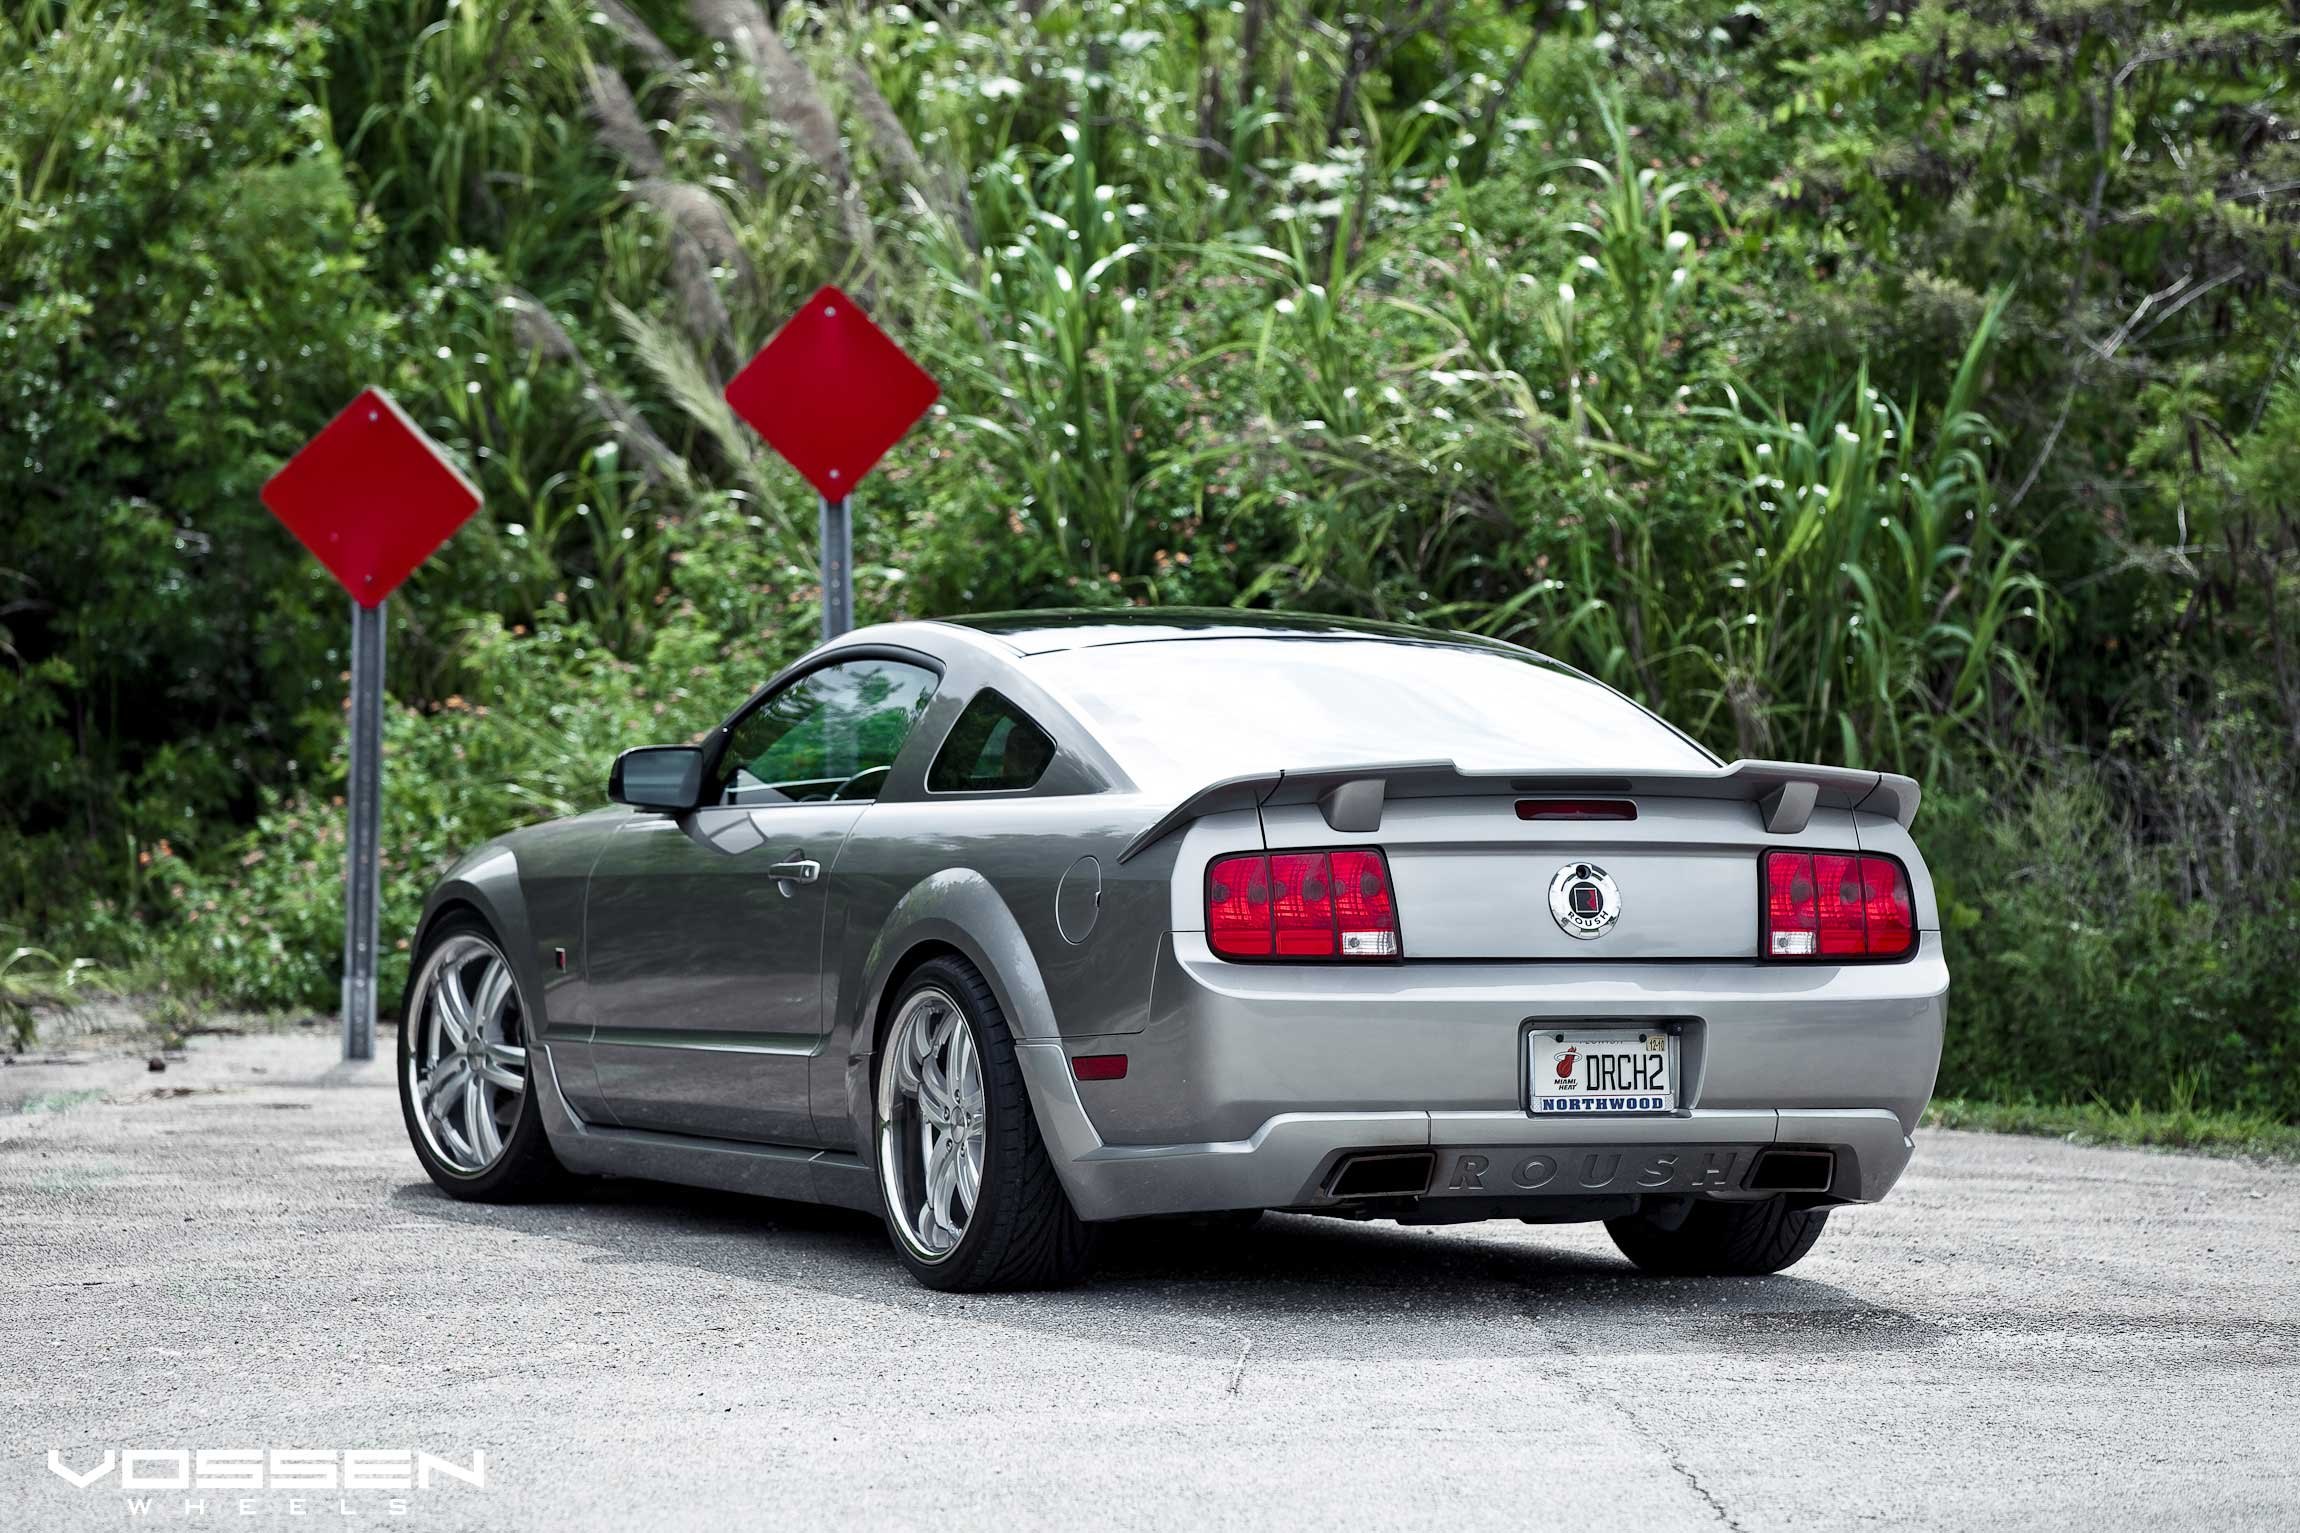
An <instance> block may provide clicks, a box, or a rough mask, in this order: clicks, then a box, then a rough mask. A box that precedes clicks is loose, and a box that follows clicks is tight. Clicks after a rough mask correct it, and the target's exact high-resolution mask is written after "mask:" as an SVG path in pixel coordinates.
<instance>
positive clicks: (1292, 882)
mask: <svg viewBox="0 0 2300 1533" xmlns="http://www.w3.org/2000/svg"><path fill="white" fill-rule="evenodd" d="M1206 942H1207V945H1208V946H1209V947H1211V948H1213V950H1214V951H1215V952H1217V953H1219V954H1221V955H1222V956H1223V957H1224V958H1271V957H1277V958H1395V957H1397V956H1398V954H1399V952H1400V951H1401V947H1400V944H1399V941H1398V917H1397V906H1396V904H1395V902H1394V901H1392V899H1391V898H1390V870H1389V864H1388V862H1387V861H1385V860H1384V859H1383V857H1382V854H1381V853H1380V852H1379V851H1377V850H1375V849H1374V848H1371V847H1351V848H1347V849H1345V850H1342V851H1338V852H1272V853H1269V854H1268V855H1266V856H1265V855H1263V854H1260V853H1248V854H1246V855H1243V856H1237V857H1217V858H1215V859H1214V861H1213V863H1212V864H1211V865H1209V866H1208V867H1207V869H1206Z"/></svg>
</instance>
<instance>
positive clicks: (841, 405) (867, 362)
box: [727, 287, 941, 642]
mask: <svg viewBox="0 0 2300 1533" xmlns="http://www.w3.org/2000/svg"><path fill="white" fill-rule="evenodd" d="M940 392H941V390H940V389H939V388H938V387H937V386H936V384H935V381H934V380H933V379H932V378H930V377H928V376H927V374H926V370H925V369H924V368H921V367H920V366H919V365H918V364H917V363H916V362H913V361H912V360H911V359H910V357H909V356H908V355H907V354H906V353H905V352H904V351H903V349H902V348H901V347H900V346H897V345H896V344H895V343H894V341H893V340H892V339H891V338H889V337H888V335H887V333H886V332H885V331H883V330H881V329H879V327H878V326H876V325H874V324H872V323H871V321H870V316H869V315H867V314H865V313H863V311H862V310H861V309H860V308H859V307H857V306H856V304H855V301H854V300H853V299H851V298H849V297H848V296H847V295H846V294H844V293H842V292H840V291H839V290H838V289H837V288H835V287H824V288H821V289H819V290H817V291H816V293H815V295H814V296H813V297H811V298H809V299H808V300H807V301H806V302H805V303H803V304H801V305H800V306H799V310H798V312H797V313H796V314H793V315H792V316H791V317H790V318H789V319H788V320H786V321H784V322H783V327H782V328H781V329H780V330H777V331H776V332H775V333H774V335H773V336H772V337H771V338H770V339H769V340H768V341H767V344H766V345H764V346H762V347H760V348H759V354H758V355H757V356H755V357H753V358H751V360H750V361H749V362H748V363H746V364H745V365H744V367H743V370H742V371H741V372H739V373H737V374H735V376H734V378H733V380H732V381H730V382H729V383H728V384H727V403H728V404H729V405H731V406H733V408H734V411H735V413H736V414H737V415H739V416H741V417H742V418H743V419H744V420H746V421H748V422H749V423H750V425H751V429H752V430H754V431H756V432H758V434H759V435H760V436H763V437H765V438H766V439H767V445H768V446H769V447H772V448H773V449H774V450H775V451H776V452H778V453H781V454H782V455H783V458H784V459H785V460H786V461H787V462H789V464H790V465H791V467H793V468H795V469H797V470H798V471H799V473H800V474H801V475H802V476H803V477H804V478H805V479H806V481H807V483H809V484H811V485H813V486H814V487H815V494H816V496H817V505H818V507H819V509H820V511H821V528H822V571H823V639H824V641H825V642H828V641H829V640H832V639H835V638H837V637H838V636H839V635H840V634H842V633H845V632H846V631H847V630H848V629H850V628H852V627H854V624H855V616H854V614H855V578H854V499H853V497H854V489H855V486H856V485H858V484H860V483H862V482H863V479H864V478H865V477H866V476H867V475H868V474H869V473H870V471H871V470H872V469H874V468H876V467H877V466H878V461H879V459H880V458H882V457H884V456H885V455H886V450H887V449H888V448H890V447H892V446H893V445H894V444H895V443H896V442H898V441H900V440H902V435H903V433H904V432H906V431H908V430H910V428H911V427H912V426H913V425H915V424H917V422H918V418H919V417H920V416H922V415H924V414H925V413H926V412H927V411H928V410H929V409H930V408H932V406H933V404H934V401H935V398H936V396H937V395H938V394H939V393H940Z"/></svg>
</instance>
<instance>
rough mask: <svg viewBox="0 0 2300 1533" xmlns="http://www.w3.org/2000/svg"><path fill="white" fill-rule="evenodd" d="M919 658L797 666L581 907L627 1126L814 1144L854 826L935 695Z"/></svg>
mask: <svg viewBox="0 0 2300 1533" xmlns="http://www.w3.org/2000/svg"><path fill="white" fill-rule="evenodd" d="M939 679H940V678H939V675H938V673H937V672H936V671H935V670H934V669H931V668H930V667H929V666H928V665H927V664H925V663H923V662H922V660H921V659H920V658H919V657H915V656H914V657H909V658H897V657H896V656H895V655H893V654H886V653H871V654H865V655H859V656H854V657H849V658H841V659H839V660H837V661H836V662H834V663H831V664H826V665H822V666H818V667H816V668H814V669H813V670H810V671H807V672H805V673H803V674H802V675H800V676H797V677H795V678H792V679H791V680H789V681H788V682H786V683H784V684H783V685H781V686H780V687H778V688H777V689H776V690H774V691H773V692H770V693H768V694H766V695H765V696H763V697H761V698H760V699H758V700H757V701H756V702H755V703H754V704H752V705H751V706H750V707H748V708H746V709H745V710H744V711H743V712H742V713H741V714H738V715H737V716H736V717H735V718H734V719H732V720H730V721H729V723H728V724H727V725H726V726H725V728H724V729H723V730H722V731H721V732H720V736H719V738H721V739H722V740H723V742H724V744H723V746H722V748H721V749H720V751H719V753H718V756H717V758H716V760H715V762H714V763H713V765H712V768H711V780H710V781H709V782H707V783H706V785H705V792H704V794H703V806H702V807H701V808H699V809H696V810H694V811H692V812H691V813H687V814H680V815H672V814H656V813H640V814H636V815H634V816H632V817H631V819H630V820H629V822H628V823H626V824H625V825H624V826H623V827H622V828H621V829H620V830H619V831H618V832H617V833H616V834H615V836H614V837H613V838H612V839H611V840H610V842H609V843H608V846H607V848H606V850H605V851H604V852H603V853H602V854H601V856H600V859H599V861H598V863H597V864H596V865H595V866H594V867H593V869H592V873H591V883H590V889H589V892H588V894H587V896H586V902H585V912H584V941H585V946H586V948H587V954H588V957H587V966H586V967H587V976H588V979H589V988H590V995H591V1001H592V1012H591V1015H592V1018H593V1024H594V1030H593V1033H592V1039H591V1047H592V1059H593V1062H594V1065H595V1067H596V1069H597V1071H598V1077H599V1089H600V1092H601V1094H602V1095H603V1096H604V1098H605V1099H606V1101H607V1103H608V1106H609V1107H610V1109H611V1110H612V1111H613V1113H614V1115H615V1117H616V1118H617V1120H618V1121H620V1122H621V1123H622V1124H624V1125H625V1126H626V1127H631V1128H644V1129H654V1130H658V1131H663V1132H669V1133H680V1134H693V1135H699V1136H704V1137H708V1138H713V1139H739V1140H747V1141H753V1142H758V1143H767V1144H791V1145H816V1144H819V1143H821V1142H822V1141H821V1140H820V1138H819V1137H818V1136H817V1134H816V1133H815V1129H814V1118H813V1114H812V1113H811V1112H810V1110H809V1109H808V1106H807V1075H808V1064H809V1061H810V1060H811V1059H812V1058H813V1056H814V1055H815V1054H816V1052H817V1051H819V1050H820V1048H821V1047H822V1043H823V1036H824V1018H823V985H822V963H823V941H824V922H825V917H826V915H827V914H828V912H829V911H830V909H831V908H832V885H833V880H834V875H835V870H836V868H837V865H838V857H839V851H840V848H841V847H842V846H843V845H844V844H845V841H846V837H847V833H848V832H849V831H850V830H852V829H853V827H854V823H855V821H856V819H857V818H859V817H860V816H861V814H862V812H863V811H864V810H865V809H866V808H867V807H869V804H870V802H871V800H872V799H873V798H874V797H875V796H876V793H877V789H878V785H879V784H880V783H881V782H883V781H884V780H885V777H886V772H887V769H888V768H889V767H890V766H891V765H892V764H893V762H894V758H895V756H896V755H897V754H898V753H899V752H900V751H901V749H902V746H903V742H904V741H905V740H906V739H908V738H909V735H910V731H911V728H912V726H913V725H914V724H915V723H916V722H917V720H918V716H919V714H920V713H921V712H922V711H923V710H924V709H925V707H926V704H927V701H928V699H930V698H931V697H932V696H933V694H934V689H935V686H936V684H937V682H938V681H939Z"/></svg>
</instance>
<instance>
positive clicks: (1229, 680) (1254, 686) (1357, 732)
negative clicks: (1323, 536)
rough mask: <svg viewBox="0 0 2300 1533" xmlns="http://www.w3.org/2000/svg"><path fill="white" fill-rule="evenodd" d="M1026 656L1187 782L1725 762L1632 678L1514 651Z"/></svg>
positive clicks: (1252, 643) (1123, 757) (1046, 679)
mask: <svg viewBox="0 0 2300 1533" xmlns="http://www.w3.org/2000/svg"><path fill="white" fill-rule="evenodd" d="M1023 663H1024V664H1025V665H1027V666H1028V667H1029V668H1030V672H1031V675H1032V677H1033V678H1034V679H1035V680H1038V681H1040V682H1043V683H1044V684H1045V685H1047V686H1048V687H1050V688H1052V689H1053V690H1054V691H1056V692H1058V693H1060V694H1061V695H1062V696H1063V697H1064V698H1065V700H1067V701H1068V702H1070V703H1071V704H1072V705H1074V706H1075V707H1076V708H1077V710H1078V711H1079V713H1080V714H1081V715H1083V717H1084V719H1085V721H1086V723H1087V724H1088V726H1089V727H1090V728H1092V730H1093V731H1094V736H1095V738H1096V739H1097V740H1099V741H1101V742H1102V744H1103V745H1104V746H1105V747H1106V748H1108V749H1109V751H1110V753H1111V754H1112V755H1114V756H1116V757H1117V758H1118V760H1119V763H1120V765H1122V766H1124V767H1125V768H1126V770H1127V772H1128V773H1129V774H1130V775H1133V776H1135V777H1137V778H1142V779H1149V780H1155V781H1158V782H1161V783H1170V784H1172V785H1174V786H1179V787H1202V786H1204V785H1205V784H1206V783H1209V782H1212V781H1213V780H1215V779H1216V778H1220V777H1227V776H1232V775H1241V774H1244V773H1248V772H1264V771H1271V770H1276V769H1281V768H1291V769H1293V770H1296V771H1306V770H1310V769H1313V768H1318V767H1343V766H1366V765H1371V764H1373V763H1376V762H1386V761H1452V762H1453V763H1454V764H1455V765H1457V766H1459V767H1462V768H1464V769H1465V770H1469V771H1501V772H1507V771H1541V770H1552V769H1568V770H1574V769H1587V770H1599V769H1611V770H1614V771H1628V770H1635V769H1639V768H1643V769H1648V770H1654V769H1689V770H1695V771H1698V770H1700V769H1702V768H1705V767H1710V766H1713V765H1715V763H1714V762H1713V761H1712V760H1711V759H1710V757H1709V756H1708V754H1707V753H1706V752H1704V751H1702V750H1701V749H1700V748H1699V747H1698V746H1695V745H1693V744H1691V743H1690V742H1689V741H1687V740H1686V739H1685V738H1684V737H1683V736H1681V735H1679V734H1678V733H1677V732H1676V731H1675V730H1673V729H1671V728H1670V727H1669V726H1668V725H1666V724H1664V723H1662V722H1661V721H1660V720H1659V719H1656V718H1655V717H1653V716H1652V715H1651V714H1649V713H1647V712H1646V711H1645V710H1644V709H1642V708H1640V707H1638V706H1637V705H1636V704H1635V703H1632V702H1631V701H1629V699H1627V698H1625V697H1623V696H1621V694H1619V693H1618V692H1615V691H1613V690H1611V689H1610V688H1608V687H1603V686H1600V685H1599V684H1597V683H1596V682H1593V681H1588V680H1584V679H1583V678H1581V677H1578V676H1575V675H1573V674H1572V673H1570V672H1567V671H1562V670H1558V669H1555V668H1553V667H1551V666H1549V665H1547V664H1544V663H1542V662H1540V661H1538V660H1532V659H1520V658H1518V657H1517V656H1515V655H1512V654H1510V653H1508V652H1507V651H1503V650H1484V649H1470V648H1466V647H1461V646H1455V645H1447V644H1401V643H1385V642H1381V641H1379V640H1359V639H1340V638H1335V639H1323V638H1297V639H1285V638H1253V639H1227V638H1224V639H1183V640H1175V641H1170V642H1162V643H1149V644H1111V645H1105V646H1102V647H1099V648H1094V649H1077V650H1069V651H1065V652H1063V653H1060V654H1048V655H1034V656H1032V657H1030V658H1029V659H1028V660H1026V661H1024V662H1023Z"/></svg>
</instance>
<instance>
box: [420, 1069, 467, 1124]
mask: <svg viewBox="0 0 2300 1533" xmlns="http://www.w3.org/2000/svg"><path fill="white" fill-rule="evenodd" d="M470 1084H471V1067H470V1066H469V1065H467V1064H465V1063H464V1062H463V1059H462V1057H461V1056H460V1055H458V1056H456V1057H455V1058H452V1059H450V1060H448V1061H447V1062H446V1063H445V1064H442V1065H437V1066H434V1067H433V1069H432V1072H431V1074H429V1075H428V1076H426V1077H424V1081H423V1106H424V1110H425V1111H426V1112H428V1113H430V1114H431V1116H432V1117H433V1118H434V1119H437V1120H439V1121H442V1122H444V1121H446V1117H447V1110H448V1109H449V1108H451V1107H453V1106H454V1105H455V1103H456V1099H457V1098H459V1097H461V1096H462V1095H463V1093H464V1091H465V1090H466V1089H467V1088H468V1087H469V1086H470Z"/></svg>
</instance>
